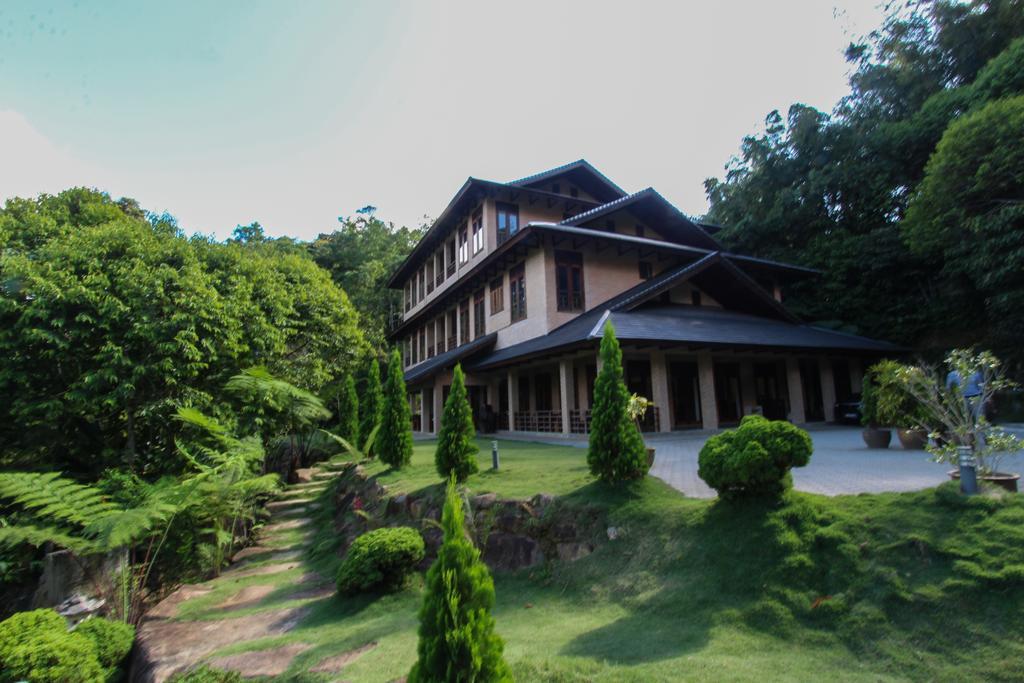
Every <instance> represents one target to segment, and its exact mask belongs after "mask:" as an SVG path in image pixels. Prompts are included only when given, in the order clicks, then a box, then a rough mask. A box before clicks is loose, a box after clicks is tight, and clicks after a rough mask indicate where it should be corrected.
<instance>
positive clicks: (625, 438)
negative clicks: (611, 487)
mask: <svg viewBox="0 0 1024 683" xmlns="http://www.w3.org/2000/svg"><path fill="white" fill-rule="evenodd" d="M601 363H602V364H601V372H599V373H598V375H597V380H596V381H595V382H594V406H593V408H592V409H591V421H590V447H589V449H588V450H587V464H588V465H590V472H591V474H593V475H594V476H596V477H599V478H600V479H601V480H602V481H606V482H619V481H629V480H632V479H640V478H642V477H643V476H644V475H645V474H646V473H647V449H646V447H645V446H644V440H643V437H641V436H640V430H639V429H638V428H637V426H636V423H634V422H633V420H631V419H630V418H629V413H628V411H627V408H628V406H629V392H628V391H627V390H626V383H625V382H624V381H623V379H622V350H621V349H620V348H619V341H618V339H616V338H615V328H614V327H612V323H611V321H610V320H609V321H608V322H606V323H605V325H604V336H603V337H602V339H601Z"/></svg>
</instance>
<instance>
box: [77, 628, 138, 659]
mask: <svg viewBox="0 0 1024 683" xmlns="http://www.w3.org/2000/svg"><path fill="white" fill-rule="evenodd" d="M75 633H79V634H81V635H83V636H85V637H86V638H88V639H89V640H91V641H92V642H93V643H95V646H96V657H97V658H99V660H100V665H102V666H103V667H105V668H107V669H113V668H116V667H119V666H121V662H123V661H124V658H125V657H127V656H128V653H129V652H130V651H131V649H132V642H134V640H135V627H134V626H132V625H131V624H126V623H124V622H123V621H113V620H111V619H104V618H102V617H96V618H93V619H88V620H86V621H83V622H82V623H81V624H79V625H78V628H76V629H75Z"/></svg>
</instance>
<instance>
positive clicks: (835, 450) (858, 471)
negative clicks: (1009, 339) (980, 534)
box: [646, 427, 1024, 498]
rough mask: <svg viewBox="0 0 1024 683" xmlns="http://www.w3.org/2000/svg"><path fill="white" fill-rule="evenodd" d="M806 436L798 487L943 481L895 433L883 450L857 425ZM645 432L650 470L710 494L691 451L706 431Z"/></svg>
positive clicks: (1022, 462)
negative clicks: (808, 442) (807, 457)
mask: <svg viewBox="0 0 1024 683" xmlns="http://www.w3.org/2000/svg"><path fill="white" fill-rule="evenodd" d="M810 434H811V438H812V439H813V440H814V455H812V456H811V462H810V463H809V464H808V465H807V467H800V468H797V469H794V470H793V485H794V486H795V487H796V488H797V489H799V490H801V491H810V492H812V493H823V494H825V495H829V496H834V495H838V494H843V493H879V492H882V491H914V490H917V489H923V488H928V487H929V486H935V485H937V484H941V483H942V482H944V481H948V477H947V476H946V471H947V470H949V469H950V468H949V467H948V466H946V465H940V464H937V463H934V462H932V461H931V460H930V459H929V455H928V453H927V452H926V451H907V450H903V449H902V448H901V447H900V445H899V442H898V441H897V440H896V435H895V434H894V435H893V441H894V442H895V443H894V445H891V446H890V447H889V448H888V449H886V450H879V449H869V448H866V447H865V446H864V441H863V440H862V439H861V437H860V429H859V428H854V427H818V428H812V429H811V430H810ZM646 436H647V439H646V440H647V443H648V445H649V446H652V447H653V448H655V449H656V451H655V457H654V467H652V468H651V474H653V475H654V476H656V477H659V478H661V479H663V480H665V481H666V482H668V483H669V484H670V485H671V486H673V487H674V488H676V489H678V490H680V491H682V492H683V493H685V494H686V495H688V496H693V497H697V498H713V497H714V495H715V492H714V490H712V489H711V488H709V487H708V485H707V484H705V483H704V482H703V481H702V480H701V479H700V477H698V476H697V454H698V453H699V452H700V449H701V446H703V445H704V442H705V441H706V440H707V438H708V434H707V433H706V432H703V433H702V432H692V433H675V434H664V435H662V434H658V435H646ZM1001 469H1003V470H1006V471H1010V472H1022V471H1024V456H1022V455H1021V454H1017V455H1015V456H1012V457H1007V458H1004V460H1003V463H1002V467H1001Z"/></svg>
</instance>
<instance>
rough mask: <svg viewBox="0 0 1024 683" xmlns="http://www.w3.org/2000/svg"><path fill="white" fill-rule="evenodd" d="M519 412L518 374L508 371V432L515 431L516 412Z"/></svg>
mask: <svg viewBox="0 0 1024 683" xmlns="http://www.w3.org/2000/svg"><path fill="white" fill-rule="evenodd" d="M517 410H519V374H518V373H517V372H515V371H513V370H509V371H508V430H509V431H510V432H514V431H515V430H516V411H517Z"/></svg>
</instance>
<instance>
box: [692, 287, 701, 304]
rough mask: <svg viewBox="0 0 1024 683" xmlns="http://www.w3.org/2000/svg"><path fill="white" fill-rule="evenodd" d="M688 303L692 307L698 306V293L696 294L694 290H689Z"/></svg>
mask: <svg viewBox="0 0 1024 683" xmlns="http://www.w3.org/2000/svg"><path fill="white" fill-rule="evenodd" d="M690 303H692V304H693V305H694V306H700V292H698V291H697V290H696V289H691V290H690Z"/></svg>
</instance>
